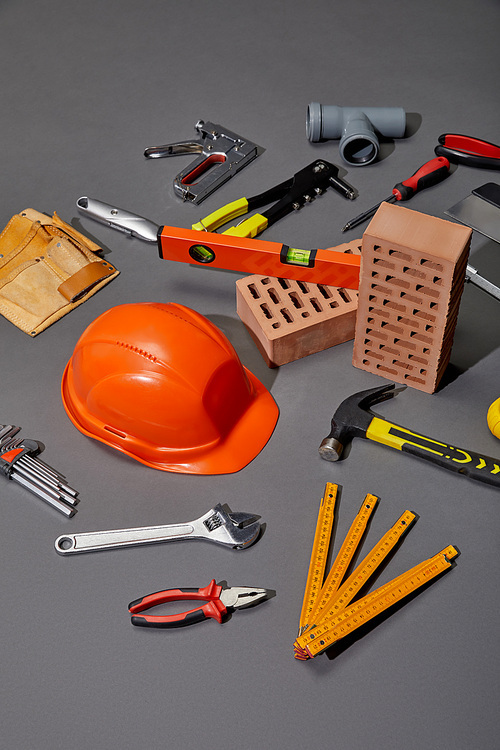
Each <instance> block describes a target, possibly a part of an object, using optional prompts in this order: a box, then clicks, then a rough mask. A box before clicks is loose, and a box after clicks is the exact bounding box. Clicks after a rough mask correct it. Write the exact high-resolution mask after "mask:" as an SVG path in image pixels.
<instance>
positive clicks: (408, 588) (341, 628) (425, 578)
mask: <svg viewBox="0 0 500 750" xmlns="http://www.w3.org/2000/svg"><path fill="white" fill-rule="evenodd" d="M458 554H459V552H458V550H457V549H456V547H453V546H452V545H449V546H448V547H446V549H444V550H442V551H441V552H439V553H438V554H437V555H434V557H431V558H430V559H429V560H425V561H424V562H422V563H420V564H419V565H416V566H415V567H414V568H412V569H411V570H409V571H407V572H406V573H403V574H402V575H400V576H398V577H397V578H395V579H393V580H392V581H390V582H389V583H387V584H385V585H384V586H381V587H380V588H379V589H377V590H376V591H373V592H372V593H371V594H369V595H368V596H366V597H364V598H363V599H360V600H359V601H357V602H356V603H355V604H353V605H351V606H350V607H348V608H347V609H345V610H343V611H342V612H341V613H340V614H339V615H337V616H336V617H333V618H330V619H325V620H323V621H322V623H321V625H320V626H318V627H317V628H314V629H313V630H311V631H309V632H308V633H307V634H306V635H303V636H301V637H300V638H298V639H297V641H296V655H297V658H299V659H305V658H308V657H314V656H317V655H318V654H320V653H322V652H323V651H325V649H327V648H329V646H331V645H332V644H334V643H336V642H337V641H338V640H340V639H341V638H344V637H345V636H347V635H350V634H351V633H352V632H353V631H355V630H356V629H357V628H359V627H361V626H362V625H365V624H366V623H367V622H369V621H370V620H371V619H373V618H374V617H376V616H377V615H379V614H381V613H382V612H384V611H385V610H387V609H389V608H390V607H392V606H393V605H394V604H396V603H397V602H399V601H401V600H402V599H404V598H405V597H407V596H409V595H410V594H411V593H413V592H414V591H416V590H417V589H419V588H421V587H422V586H424V585H425V584H426V583H428V582H429V581H432V580H433V579H434V578H436V577H437V576H438V575H440V574H441V573H443V572H444V571H446V570H449V569H450V568H451V567H452V565H453V563H452V561H453V559H454V558H455V557H456V556H457V555H458Z"/></svg>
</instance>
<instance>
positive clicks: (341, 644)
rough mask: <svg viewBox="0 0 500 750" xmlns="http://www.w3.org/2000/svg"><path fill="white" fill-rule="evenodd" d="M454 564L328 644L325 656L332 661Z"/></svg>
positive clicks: (449, 569) (424, 589) (452, 567)
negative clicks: (349, 632) (331, 643)
mask: <svg viewBox="0 0 500 750" xmlns="http://www.w3.org/2000/svg"><path fill="white" fill-rule="evenodd" d="M455 565H456V562H455V561H452V564H451V567H450V568H448V569H447V570H443V571H442V573H440V574H439V575H438V576H436V578H434V579H433V580H431V581H428V582H427V583H425V584H424V585H423V586H421V587H420V588H419V589H416V590H415V591H413V592H412V593H411V594H408V595H407V596H406V597H405V598H404V599H402V600H401V601H399V602H397V603H396V604H393V605H392V607H389V609H387V610H386V611H385V612H381V613H380V614H379V615H377V616H376V617H374V618H373V619H372V620H370V621H369V622H367V623H366V624H365V625H362V626H361V627H359V628H357V629H356V630H354V631H353V632H352V633H351V634H350V635H347V636H345V637H344V638H342V639H341V640H339V641H337V643H334V644H333V645H332V646H330V648H328V649H326V651H325V652H324V653H325V654H326V656H327V658H328V659H329V660H330V661H333V660H334V659H336V658H337V657H338V656H340V655H341V654H343V653H344V651H347V649H348V648H350V647H351V646H352V645H353V644H354V643H356V642H357V641H360V640H361V639H362V638H364V637H365V636H367V635H369V634H370V633H371V632H372V630H374V629H375V628H376V627H377V626H378V625H381V624H382V623H383V622H385V621H386V620H387V619H389V617H392V615H395V614H396V613H397V612H399V611H400V610H401V609H402V608H403V607H406V605H407V604H410V602H412V601H413V600H414V599H416V598H417V597H418V596H420V595H421V594H423V593H424V592H425V591H426V590H427V589H428V588H429V587H430V586H432V584H433V583H436V582H437V581H439V580H440V579H441V578H442V577H443V576H445V575H446V574H447V573H449V572H450V571H451V570H453V569H454V568H455Z"/></svg>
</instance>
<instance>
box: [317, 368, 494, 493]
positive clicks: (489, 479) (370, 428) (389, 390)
mask: <svg viewBox="0 0 500 750" xmlns="http://www.w3.org/2000/svg"><path fill="white" fill-rule="evenodd" d="M405 388H406V386H401V387H399V388H396V386H395V385H394V383H389V384H388V385H382V386H379V387H378V388H371V389H369V390H366V391H360V392H359V393H355V394H353V395H352V396H349V397H348V398H346V399H345V400H344V401H342V403H341V404H340V406H339V407H338V409H337V410H336V412H335V414H334V415H333V418H332V424H331V432H330V434H329V435H328V436H327V437H326V438H325V439H324V440H323V441H322V443H321V445H320V447H319V454H320V456H321V458H324V459H325V461H338V460H339V458H340V457H341V455H342V452H343V450H344V447H345V445H346V444H347V443H348V442H350V441H351V440H352V439H353V438H355V437H361V438H367V439H368V440H374V441H375V442H377V443H382V444H383V445H388V446H390V447H391V448H395V449H396V450H400V451H404V452H405V453H411V454H412V455H414V456H419V457H420V458H424V459H426V460H427V461H431V462H432V463H435V464H438V465H439V466H442V467H443V468H445V469H449V470H450V471H455V472H457V473H458V474H464V475H465V476H467V477H469V478H470V479H477V480H478V481H480V482H486V483H487V484H492V485H494V486H495V487H500V459H497V458H490V457H489V456H482V455H480V454H479V453H476V452H475V451H470V450H463V449H462V448H455V447H454V446H452V445H449V444H447V443H443V442H440V441H438V440H433V439H432V438H428V437H425V436H424V435H419V434H418V433H417V432H412V431H411V430H408V429H407V428H406V427H401V426H400V425H397V424H393V423H392V422H389V421H387V420H386V419H383V418H382V417H378V416H377V415H376V414H374V413H373V412H372V411H371V410H370V407H371V406H373V405H374V404H379V403H381V402H382V401H386V400H387V399H389V398H392V397H393V396H396V395H397V394H398V393H400V392H401V391H403V390H405Z"/></svg>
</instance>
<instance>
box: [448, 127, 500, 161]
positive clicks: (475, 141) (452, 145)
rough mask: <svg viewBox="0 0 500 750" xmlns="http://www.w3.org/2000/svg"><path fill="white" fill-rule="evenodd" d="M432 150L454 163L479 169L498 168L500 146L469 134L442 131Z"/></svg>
mask: <svg viewBox="0 0 500 750" xmlns="http://www.w3.org/2000/svg"><path fill="white" fill-rule="evenodd" d="M438 141H439V146H436V148H435V149H434V152H435V153H436V154H437V155H438V156H445V157H446V158H447V159H449V160H450V161H451V162H454V163H455V164H465V165H466V166H469V167H479V168H481V169H500V146H497V145H495V144H494V143H489V141H482V140H480V139H479V138H473V137H472V136H470V135H460V134H459V133H444V134H443V135H440V136H439V138H438Z"/></svg>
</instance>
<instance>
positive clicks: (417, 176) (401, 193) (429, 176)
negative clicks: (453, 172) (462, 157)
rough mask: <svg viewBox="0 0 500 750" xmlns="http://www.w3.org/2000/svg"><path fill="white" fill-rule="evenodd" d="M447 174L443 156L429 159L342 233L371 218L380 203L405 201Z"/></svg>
mask: <svg viewBox="0 0 500 750" xmlns="http://www.w3.org/2000/svg"><path fill="white" fill-rule="evenodd" d="M449 174H450V162H449V161H448V159H446V158H445V157H444V156H438V157H437V158H436V159H431V160H430V161H428V162H426V163H425V164H423V165H422V166H421V167H420V169H417V171H416V172H415V173H414V174H412V176H411V177H409V178H408V179H407V180H404V181H403V182H398V184H397V185H394V187H393V189H392V195H390V196H389V197H388V198H385V200H383V201H380V203H377V205H376V206H373V208H370V209H369V210H368V211H365V212H364V213H363V214H360V215H359V216H356V217H355V218H354V219H351V221H348V222H347V224H346V225H345V226H344V227H342V231H343V232H347V230H348V229H352V228H353V227H357V226H358V224H362V223H363V221H366V220H367V219H369V218H371V217H372V216H373V214H374V213H376V211H377V209H378V207H379V206H380V205H381V204H382V203H396V201H407V200H409V199H410V198H412V197H413V196H414V195H415V193H418V192H419V191H420V190H425V188H428V187H432V185H437V184H438V182H442V181H443V180H444V179H445V178H446V177H448V175H449Z"/></svg>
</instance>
